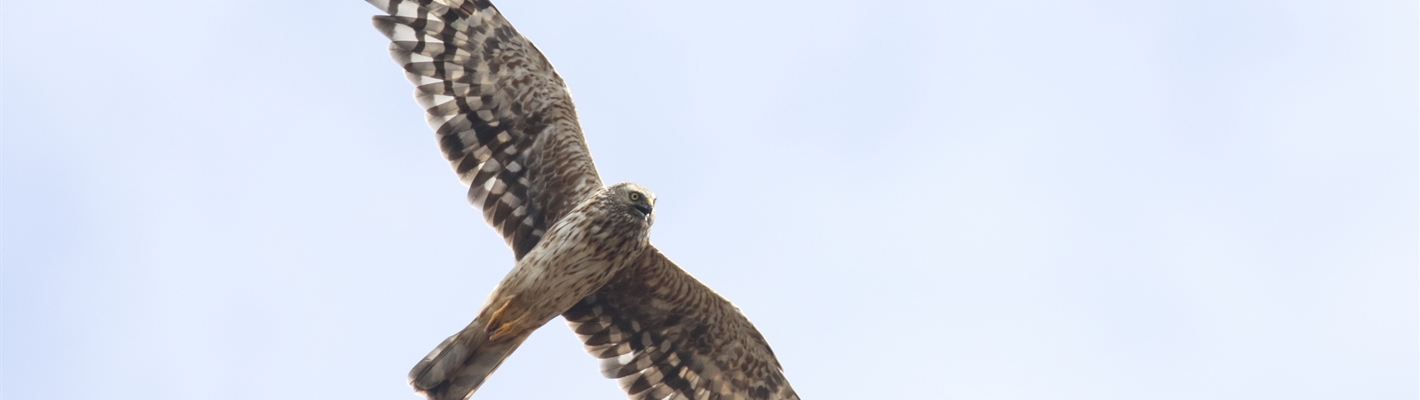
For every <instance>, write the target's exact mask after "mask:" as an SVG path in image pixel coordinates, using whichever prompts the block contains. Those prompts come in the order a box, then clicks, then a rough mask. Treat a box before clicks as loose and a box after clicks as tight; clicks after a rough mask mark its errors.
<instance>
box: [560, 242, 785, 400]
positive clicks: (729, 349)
mask: <svg viewBox="0 0 1420 400" xmlns="http://www.w3.org/2000/svg"><path fill="white" fill-rule="evenodd" d="M625 268H626V269H624V270H622V271H621V272H619V273H618V274H617V276H616V277H614V278H612V282H611V283H608V284H607V285H606V286H604V287H603V288H602V289H600V290H598V291H597V292H596V293H593V294H592V295H590V296H587V297H586V298H584V299H582V301H580V302H578V303H577V305H575V306H573V307H572V308H571V309H569V310H567V312H565V313H563V314H562V316H563V317H564V318H566V319H567V324H568V325H569V326H571V327H572V329H573V330H574V331H576V333H577V335H578V337H580V338H581V339H582V342H583V343H584V344H585V347H586V350H587V352H588V353H591V354H592V356H594V357H597V358H599V359H601V360H602V361H601V366H602V374H603V375H604V376H606V377H607V378H613V379H617V380H618V383H619V384H620V385H621V388H622V389H623V390H625V391H626V393H627V395H628V397H629V398H631V399H686V400H705V399H725V400H729V399H755V400H790V399H792V400H797V399H798V398H799V396H798V395H797V394H795V393H794V389H793V388H792V387H790V386H789V382H788V381H787V380H786V379H785V378H784V372H783V368H782V367H780V365H779V361H778V360H777V359H775V357H774V352H773V351H772V350H770V348H769V343H768V342H766V341H765V340H764V336H762V335H760V333H759V331H758V330H757V329H755V328H754V325H752V324H750V322H749V320H748V319H747V318H745V316H744V314H742V313H741V312H740V310H739V308H737V307H735V306H734V305H733V304H731V303H730V302H729V301H728V300H725V298H724V297H721V296H720V295H719V294H717V293H715V292H714V291H713V290H711V289H710V288H709V287H707V286H705V284H703V283H700V281H698V280H696V279H695V278H694V277H692V276H690V274H689V273H686V272H685V271H684V270H682V269H681V268H680V267H679V266H677V265H675V263H674V262H672V261H671V260H670V259H668V258H666V256H665V255H664V254H661V252H660V251H658V250H656V249H655V248H651V249H650V250H649V251H647V254H646V255H645V256H643V257H642V258H641V259H640V261H638V262H637V263H635V264H634V265H630V266H627V267H625Z"/></svg>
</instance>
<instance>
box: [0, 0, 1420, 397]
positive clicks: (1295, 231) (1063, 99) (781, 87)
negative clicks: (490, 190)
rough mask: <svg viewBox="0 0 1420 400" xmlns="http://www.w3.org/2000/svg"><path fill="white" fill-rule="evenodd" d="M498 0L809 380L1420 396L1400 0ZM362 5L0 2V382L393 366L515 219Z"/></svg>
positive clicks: (542, 390)
mask: <svg viewBox="0 0 1420 400" xmlns="http://www.w3.org/2000/svg"><path fill="white" fill-rule="evenodd" d="M496 4H497V5H498V6H499V7H500V9H501V10H502V11H503V12H504V14H505V15H507V17H508V18H509V19H510V20H511V21H512V22H513V23H514V25H515V26H516V27H517V28H518V29H519V30H520V31H521V32H522V33H524V34H525V35H527V36H528V37H530V38H531V39H532V40H533V41H534V42H536V43H537V45H538V46H539V47H540V48H541V49H542V50H543V51H544V52H545V53H546V54H547V56H548V57H549V58H550V59H551V60H552V62H553V63H554V64H555V65H556V66H557V68H558V70H559V71H560V72H561V74H562V76H563V77H564V78H565V79H566V81H567V82H568V83H569V85H570V86H571V88H572V92H573V94H574V95H575V96H576V97H575V98H576V100H577V106H578V111H579V113H580V114H581V117H582V123H583V127H584V129H585V131H586V132H587V137H588V140H589V142H590V146H591V148H592V151H593V155H594V157H595V158H596V161H597V165H598V167H599V168H600V170H601V172H602V175H603V177H604V178H606V180H607V181H609V182H617V181H623V180H633V181H636V182H639V183H642V184H645V185H646V186H648V187H650V188H651V189H652V190H654V191H656V193H657V194H658V196H659V198H660V201H659V204H658V205H659V207H658V209H657V213H658V214H659V215H658V218H657V220H656V226H655V228H654V230H653V231H652V236H651V237H652V240H653V241H654V242H655V243H656V244H657V245H658V246H660V247H661V248H662V249H664V250H665V251H666V252H667V254H669V255H670V256H671V258H672V259H675V260H676V261H678V262H679V263H680V264H681V265H683V266H684V267H686V268H687V269H688V270H689V271H691V273H693V274H695V275H696V276H698V277H700V278H701V279H702V280H704V281H706V282H707V283H708V284H710V285H711V286H712V287H714V288H715V289H716V290H718V291H719V292H720V293H722V294H724V295H725V296H726V297H728V298H729V299H731V300H732V301H734V302H736V303H737V304H738V305H739V306H740V307H741V308H743V309H744V311H745V312H746V313H747V314H748V315H749V317H750V318H751V320H752V321H754V322H755V323H756V324H757V325H758V327H759V328H760V330H761V331H763V332H764V334H765V336H766V337H768V339H769V341H770V343H771V344H772V345H773V346H774V349H775V351H776V353H777V354H778V355H779V358H780V360H781V361H782V363H783V365H784V367H785V370H786V373H787V375H788V377H789V379H790V380H791V382H792V383H793V384H794V387H795V388H796V389H797V390H798V392H799V393H800V394H801V395H803V397H804V398H805V399H861V398H930V399H1090V400H1095V399H1342V398H1346V399H1416V398H1417V397H1420V389H1418V388H1420V306H1417V302H1420V267H1417V266H1418V265H1420V245H1417V243H1420V224H1418V223H1417V220H1420V213H1417V204H1420V179H1418V178H1420V173H1417V171H1420V122H1417V121H1420V111H1417V110H1420V89H1417V87H1420V81H1417V74H1420V44H1417V43H1418V42H1420V41H1417V31H1420V24H1417V14H1420V10H1417V5H1416V3H1415V2H1414V1H1331V2H1322V1H1309V2H1306V1H1164V2H1135V1H1112V0H1096V1H1083V0H1081V1H1053V2H1052V1H991V2H985V1H983V2H951V1H945V2H943V1H930V2H901V1H880V2H867V3H863V2H852V3H850V2H839V1H797V2H773V3H769V2H755V1H719V2H713V3H688V2H632V1H612V2H591V1H547V2H529V1H511V0H508V1H497V2H496ZM376 11H377V10H376V9H375V8H373V7H370V6H368V5H366V4H364V3H362V2H357V1H339V2H337V1H307V2H289V1H251V2H185V1H171V0H167V1H163V0H160V1H153V2H144V3H134V2H111V1H83V0H81V1H70V2H62V3H56V2H33V1H30V2H24V1H9V0H6V1H4V2H3V10H0V34H2V35H0V37H3V53H0V60H3V61H0V62H3V65H0V68H3V69H0V71H3V72H2V73H0V79H2V80H0V84H3V116H2V117H3V121H0V124H3V125H0V128H3V142H0V143H3V147H0V156H3V160H0V196H3V198H0V211H2V212H3V213H0V218H3V219H2V220H0V224H3V225H2V227H3V237H0V262H3V286H0V287H2V288H3V293H0V300H3V304H2V305H0V311H3V315H0V317H3V327H2V328H0V345H3V347H2V348H0V351H3V353H0V357H3V360H0V374H2V375H3V376H0V397H4V398H7V399H33V398H102V399H143V400H148V399H182V400H186V399H242V400H246V399H297V398H300V399H309V398H341V399H413V398H414V395H413V392H412V391H410V390H409V389H408V387H407V386H405V383H404V374H405V372H406V371H407V370H408V368H409V367H410V366H412V365H413V363H414V362H415V361H417V360H418V359H419V358H420V357H422V356H423V355H424V354H425V353H426V352H428V351H429V350H430V349H431V348H433V346H434V345H436V344H437V343H438V342H439V341H440V340H442V339H443V338H444V337H445V336H447V335H449V334H452V333H453V332H454V331H456V330H457V329H459V328H460V327H462V326H463V325H464V324H466V323H467V322H468V321H469V320H470V319H471V318H472V317H473V315H474V312H475V309H476V307H477V306H478V304H479V303H480V302H481V301H482V299H483V296H484V295H485V294H486V293H487V292H488V291H489V290H490V289H491V288H492V287H493V285H494V284H495V283H496V282H497V280H498V279H499V278H501V277H502V276H503V274H504V273H505V272H506V271H507V270H508V268H510V267H511V265H512V257H511V252H510V251H508V250H507V249H506V248H505V247H504V245H503V242H502V240H501V239H500V238H498V237H497V236H496V235H495V234H494V233H493V232H492V230H491V229H489V228H487V227H486V226H485V225H484V224H483V221H482V220H481V217H480V216H479V214H478V213H477V212H476V211H474V210H473V209H471V208H470V207H468V206H467V205H466V203H465V200H464V195H463V188H461V187H460V186H459V184H458V181H457V180H456V179H455V177H454V174H453V173H452V172H451V171H450V169H449V167H448V166H447V165H446V164H445V163H444V161H443V160H442V159H441V158H440V156H439V153H438V150H437V147H436V145H435V142H434V140H433V134H432V133H431V132H430V131H429V129H428V127H427V126H426V125H425V124H424V121H423V117H422V115H421V111H420V110H419V108H418V107H417V105H416V104H415V103H414V101H413V99H412V98H411V96H410V93H411V91H412V88H411V86H410V85H409V84H408V83H407V82H406V81H405V80H404V78H403V77H402V74H401V72H400V71H399V69H398V67H397V66H396V65H395V64H394V63H393V62H391V61H390V59H389V57H388V55H387V53H386V50H385V47H386V45H387V42H386V40H385V39H384V38H383V37H382V36H381V35H379V34H378V33H377V32H376V31H375V30H374V29H373V28H371V26H370V22H369V18H370V16H371V15H373V14H374V13H375V12H376ZM595 366H596V362H595V361H594V360H593V359H592V357H590V356H588V355H586V354H585V353H583V352H582V350H581V347H580V345H579V343H578V342H577V340H576V338H575V337H574V335H573V334H572V333H571V332H570V330H569V329H567V328H566V327H565V325H564V324H563V322H562V321H561V320H560V319H559V320H554V321H553V322H552V323H551V324H549V325H548V326H547V327H546V328H544V329H543V330H542V331H539V333H537V334H536V335H534V336H533V338H532V339H530V340H529V341H528V343H527V344H525V345H524V346H523V348H522V349H520V350H519V351H518V352H517V353H515V354H514V355H513V356H512V357H511V358H510V359H509V361H508V362H507V364H506V365H505V366H504V367H503V368H502V369H500V370H499V371H498V373H497V374H495V375H494V376H493V378H492V379H490V380H489V382H488V384H487V385H486V386H485V387H484V388H483V389H482V390H481V391H480V392H479V393H478V394H477V395H476V396H475V399H499V398H526V399H553V398H591V399H619V398H623V397H622V395H621V394H620V391H619V390H618V389H617V387H616V384H615V382H614V381H611V380H607V379H603V378H602V377H601V376H600V374H599V373H597V371H596V367H595Z"/></svg>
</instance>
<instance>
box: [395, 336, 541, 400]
mask: <svg viewBox="0 0 1420 400" xmlns="http://www.w3.org/2000/svg"><path fill="white" fill-rule="evenodd" d="M531 333H532V332H528V333H525V334H522V335H518V336H516V337H508V338H499V339H498V340H496V341H490V340H488V333H487V332H486V329H484V324H482V323H480V322H478V321H475V322H474V323H473V324H471V325H469V326H468V327H467V328H464V330H463V331H462V332H459V333H458V334H456V335H453V336H450V337H449V338H448V339H444V342H443V343H440V344H439V347H435V348H434V351H431V352H429V355H428V356H425V357H424V359H423V360H420V361H419V364H415V365H414V369H412V370H410V371H409V386H412V387H414V390H415V391H416V392H419V394H421V395H424V397H427V398H429V399H430V400H463V399H466V398H468V397H469V396H470V395H472V394H473V391H474V390H477V389H478V387H479V386H482V385H483V381H484V380H486V379H488V376H489V375H492V374H493V371H494V370H496V369H498V366H499V365H502V364H503V360H504V359H507V358H508V355H509V354H513V350H516V349H517V348H518V346H520V345H522V344H523V340H525V339H527V338H528V336H529V335H530V334H531Z"/></svg>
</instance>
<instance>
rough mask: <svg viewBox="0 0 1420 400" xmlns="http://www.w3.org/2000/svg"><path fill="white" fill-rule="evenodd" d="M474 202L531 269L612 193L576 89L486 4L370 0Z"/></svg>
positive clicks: (469, 0) (448, 0)
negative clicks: (533, 253) (574, 219)
mask: <svg viewBox="0 0 1420 400" xmlns="http://www.w3.org/2000/svg"><path fill="white" fill-rule="evenodd" d="M367 1H368V2H369V3H370V4H373V5H375V6H376V7H379V8H380V9H381V10H384V11H385V12H386V13H388V14H389V15H387V16H384V15H381V16H376V17H375V18H374V20H375V27H376V28H378V29H379V30H380V32H382V33H384V34H385V36H387V37H389V38H390V40H391V41H392V43H391V44H390V55H392V56H393V57H394V59H395V61H396V62H398V63H399V65H400V66H402V67H404V71H405V76H406V77H408V78H409V81H410V82H413V83H414V85H415V86H416V89H415V90H414V98H415V99H416V100H418V101H419V104H420V105H421V106H423V107H424V108H425V110H426V112H427V115H426V118H427V119H428V121H429V126H430V127H432V128H434V131H435V132H436V133H437V134H438V139H439V147H440V148H441V149H443V152H444V157H445V158H447V159H448V160H449V162H450V163H451V164H453V167H454V170H455V171H456V172H458V175H459V178H460V179H461V180H463V183H464V184H466V185H468V186H469V191H468V198H469V201H470V202H472V203H473V205H474V206H475V207H478V208H480V209H482V210H483V217H484V219H486V220H487V221H488V224H489V225H491V226H493V228H494V230H497V231H498V232H499V233H500V234H502V235H503V238H504V239H505V240H506V241H507V242H508V246H510V247H512V248H513V254H514V256H515V257H516V258H518V259H521V258H522V257H523V255H524V254H527V252H528V250H530V249H532V247H533V245H535V244H537V242H538V240H539V239H541V238H542V235H543V233H544V232H546V230H547V227H549V226H552V224H553V223H554V222H557V220H558V219H559V218H562V216H564V215H566V214H567V212H569V211H571V210H572V208H573V207H576V206H577V204H578V203H580V202H581V201H582V200H583V199H586V198H587V197H588V196H590V195H591V194H593V193H595V192H596V191H597V189H600V188H601V187H602V182H601V179H600V178H598V177H597V170H596V166H594V165H593V164H592V157H591V155H590V154H589V152H588V150H587V143H586V141H585V139H583V137H582V128H581V126H579V125H578V123H577V111H576V110H575V109H574V108H573V106H572V96H571V94H570V93H569V92H568V91H567V85H566V84H565V83H563V82H562V78H561V77H559V76H557V72H556V71H553V69H552V64H550V63H548V61H547V58H545V57H543V55H542V53H541V52H539V51H538V50H537V47H534V46H533V44H532V42H530V41H528V40H527V38H524V37H523V35H521V34H518V31H517V30H515V29H513V26H512V25H511V24H509V23H508V21H507V20H505V19H503V16H502V15H501V14H500V13H499V12H498V9H496V8H494V7H493V5H492V4H491V3H489V2H488V1H486V0H480V1H473V0H438V1H435V0H367Z"/></svg>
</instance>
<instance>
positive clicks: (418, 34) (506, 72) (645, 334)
mask: <svg viewBox="0 0 1420 400" xmlns="http://www.w3.org/2000/svg"><path fill="white" fill-rule="evenodd" d="M368 1H369V2H370V3H371V4H374V5H375V6H376V7H379V8H380V9H381V10H384V11H385V12H386V13H388V14H389V15H387V16H376V17H375V18H374V21H375V26H376V27H377V28H378V29H379V30H380V31H381V32H382V33H384V34H385V35H386V36H388V37H389V38H390V39H391V44H390V54H391V55H393V57H394V59H395V61H396V62H398V63H399V64H400V65H401V66H402V67H403V68H404V70H405V72H406V74H405V75H406V77H408V78H409V80H410V81H411V82H413V83H414V84H415V86H416V89H415V92H414V95H415V99H416V100H418V102H419V104H421V105H422V106H424V107H425V109H426V112H427V119H428V122H429V125H430V126H431V127H432V128H433V129H434V131H435V132H436V133H437V136H438V141H439V145H440V148H441V149H443V152H444V155H445V157H446V158H447V159H448V160H449V162H450V163H451V164H452V165H453V167H454V170H455V172H457V173H458V175H459V177H460V179H461V180H462V181H463V182H464V183H465V184H466V185H468V186H469V200H470V201H471V202H472V203H473V205H474V206H475V207H478V208H479V209H481V210H483V216H484V219H486V220H487V221H488V223H489V225H491V226H492V227H493V228H494V229H495V230H496V231H498V233H500V234H501V235H502V236H503V238H504V239H505V240H506V241H507V242H508V245H509V246H510V247H512V249H513V255H514V258H515V260H516V262H515V264H514V266H513V270H512V271H511V272H509V273H508V276H507V277H505V278H503V281H502V282H500V283H499V284H498V287H497V288H496V289H494V291H493V293H492V294H490V295H489V297H488V299H487V300H486V301H485V302H484V304H483V306H482V307H481V308H480V310H479V312H478V316H477V317H476V318H475V319H474V320H473V322H472V323H470V324H469V325H468V326H467V327H466V328H464V329H463V330H462V331H460V332H459V333H458V334H455V335H454V336H451V337H449V338H448V339H447V340H445V341H444V343H442V344H440V345H439V346H438V347H436V348H435V349H434V351H432V352H430V353H429V355H428V356H427V357H425V358H424V360H422V361H420V362H419V363H418V364H417V365H415V367H414V369H413V370H412V371H410V376H409V380H410V385H411V386H413V387H414V388H415V390H416V391H418V392H420V393H422V394H424V395H425V396H427V397H428V398H430V399H434V400H447V399H463V398H467V397H469V396H471V395H472V394H473V391H474V390H476V389H478V387H479V385H482V384H483V382H484V380H485V379H487V377H488V375H489V374H492V373H493V371H494V370H495V369H497V368H498V365H499V364H501V363H502V362H503V360H504V359H505V358H507V357H508V355H509V354H511V353H512V352H513V351H514V350H516V349H517V347H518V345H520V344H522V342H523V340H525V339H527V337H528V335H529V334H531V333H532V331H533V330H535V329H537V328H539V327H541V326H542V325H543V324H545V323H547V321H549V320H551V319H552V318H554V317H556V316H557V315H562V316H563V317H564V318H566V319H567V322H568V324H569V325H570V326H571V327H572V328H573V330H574V331H575V332H576V333H577V334H578V335H579V337H581V338H582V340H583V342H584V343H585V344H586V350H587V351H588V352H589V353H591V354H592V355H593V356H595V357H597V358H600V359H602V373H603V374H604V375H605V376H607V377H609V378H615V379H617V380H618V381H619V383H620V384H621V387H622V388H623V389H624V390H625V391H626V392H627V394H628V396H629V397H630V398H633V399H643V398H645V399H668V398H669V399H798V395H796V394H795V393H794V390H793V389H792V388H791V387H790V386H789V383H788V381H786V380H785V379H784V374H783V371H782V368H781V367H780V366H779V362H778V360H776V359H775V358H774V353H773V352H772V351H771V350H770V349H769V345H768V343H767V342H766V341H765V340H764V337H763V336H761V335H760V333H759V331H758V330H756V329H755V328H754V326H753V325H751V324H750V323H749V320H748V319H746V318H745V316H744V315H743V314H742V313H740V311H739V309H738V308H736V307H735V306H734V305H733V304H731V303H730V302H729V301H727V300H725V299H724V298H723V297H721V296H720V295H718V294H716V293H715V292H714V291H713V290H711V289H710V288H709V287H706V286H705V285H704V284H702V283H700V281H698V280H696V279H695V278H694V277H692V276H690V274H689V273H687V272H685V271H684V270H682V269H681V268H680V267H679V266H677V265H676V264H675V263H673V262H671V261H670V259H668V258H666V257H665V255H663V254H661V252H660V251H659V250H657V249H656V248H655V247H654V246H652V245H651V243H650V241H649V240H648V239H647V234H648V233H649V231H650V228H651V225H652V223H653V222H654V221H655V212H654V206H655V201H656V198H655V195H654V194H652V193H651V192H650V191H649V190H647V189H646V188H644V187H641V186H640V185H636V184H634V183H621V184H617V185H612V186H610V187H603V186H602V182H601V179H600V178H599V177H598V176H597V172H596V167H595V166H594V165H593V164H592V159H591V155H590V154H589V152H588V151H587V145H586V142H585V140H584V139H583V137H582V133H581V127H580V126H579V125H578V123H577V115H576V110H575V109H574V108H573V105H572V98H571V95H570V93H569V92H568V91H567V87H566V85H565V84H564V83H563V82H562V78H560V77H559V76H558V75H557V73H556V72H555V71H554V70H553V69H552V65H551V64H550V63H548V61H547V59H546V58H544V57H543V56H542V53H540V52H538V50H537V48H536V47H534V46H533V45H532V43H531V42H529V41H528V40H527V39H526V38H524V37H523V36H522V35H520V34H518V32H517V31H516V30H514V29H513V27H512V25H510V24H508V22H507V21H506V20H505V19H503V17H502V15H500V13H499V12H498V10H497V9H496V8H494V7H493V5H492V4H490V3H488V2H487V1H464V0H438V1H435V0H368Z"/></svg>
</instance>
